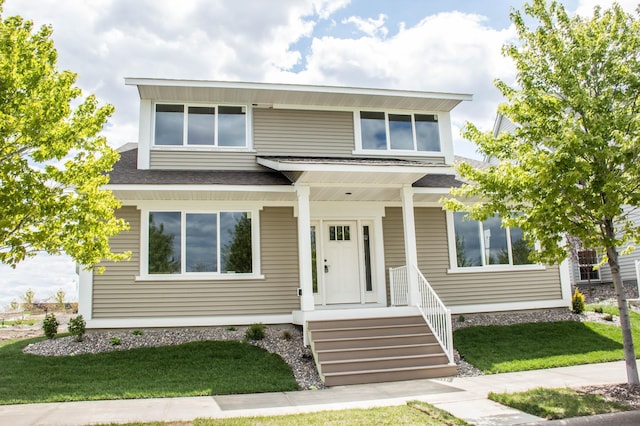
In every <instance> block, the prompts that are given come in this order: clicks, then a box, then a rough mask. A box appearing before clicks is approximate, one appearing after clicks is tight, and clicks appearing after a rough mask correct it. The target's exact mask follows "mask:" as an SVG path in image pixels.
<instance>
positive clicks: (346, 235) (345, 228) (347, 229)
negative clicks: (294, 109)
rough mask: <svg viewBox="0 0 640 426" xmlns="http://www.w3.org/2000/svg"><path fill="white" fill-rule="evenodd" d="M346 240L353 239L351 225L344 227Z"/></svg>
mask: <svg viewBox="0 0 640 426" xmlns="http://www.w3.org/2000/svg"><path fill="white" fill-rule="evenodd" d="M344 240H345V241H351V229H350V227H349V226H345V227H344Z"/></svg>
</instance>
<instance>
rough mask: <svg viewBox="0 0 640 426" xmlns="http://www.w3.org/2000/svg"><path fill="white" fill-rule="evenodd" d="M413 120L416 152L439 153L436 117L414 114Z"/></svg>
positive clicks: (438, 133)
mask: <svg viewBox="0 0 640 426" xmlns="http://www.w3.org/2000/svg"><path fill="white" fill-rule="evenodd" d="M415 120H416V142H417V146H418V151H440V132H439V131H438V116H437V115H432V114H429V115H424V114H416V115H415Z"/></svg>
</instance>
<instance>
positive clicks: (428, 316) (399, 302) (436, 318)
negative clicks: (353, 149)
mask: <svg viewBox="0 0 640 426" xmlns="http://www.w3.org/2000/svg"><path fill="white" fill-rule="evenodd" d="M413 271H414V272H415V274H416V276H417V279H418V293H419V296H420V297H419V300H418V309H419V310H420V313H421V314H422V316H423V317H424V319H425V321H426V322H427V324H429V327H431V330H432V331H433V334H434V335H435V337H436V339H437V340H438V343H440V346H441V347H442V349H443V350H444V352H445V353H446V354H447V357H448V358H449V363H450V364H453V363H454V360H453V329H452V326H451V310H450V309H448V308H447V307H446V306H445V304H444V303H442V300H440V298H439V297H438V295H437V294H436V292H435V291H434V290H433V288H432V287H431V285H430V284H429V281H427V279H426V278H425V277H424V275H422V272H420V269H418V267H417V266H416V265H413ZM389 281H390V286H391V305H393V306H406V305H408V303H409V268H407V266H406V265H405V266H400V267H398V268H389Z"/></svg>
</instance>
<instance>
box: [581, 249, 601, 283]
mask: <svg viewBox="0 0 640 426" xmlns="http://www.w3.org/2000/svg"><path fill="white" fill-rule="evenodd" d="M581 251H595V252H596V260H597V261H598V263H594V264H592V265H591V267H594V266H597V265H598V264H599V261H600V256H599V255H598V252H597V251H596V250H594V249H586V248H580V249H578V254H579V253H580V252H581ZM577 257H578V259H577V260H576V264H577V265H578V281H579V282H581V283H588V282H594V281H596V282H600V281H601V280H602V275H601V274H600V268H597V269H594V270H593V272H597V273H598V278H591V279H588V278H587V279H582V274H581V273H580V268H585V267H587V266H589V265H588V264H586V263H580V256H577Z"/></svg>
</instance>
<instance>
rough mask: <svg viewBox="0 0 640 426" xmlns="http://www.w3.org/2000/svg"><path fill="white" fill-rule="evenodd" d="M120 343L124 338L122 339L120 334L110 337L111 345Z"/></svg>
mask: <svg viewBox="0 0 640 426" xmlns="http://www.w3.org/2000/svg"><path fill="white" fill-rule="evenodd" d="M120 343H122V340H120V338H119V337H118V336H116V337H112V338H111V339H109V344H110V345H111V346H118V345H119V344H120Z"/></svg>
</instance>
